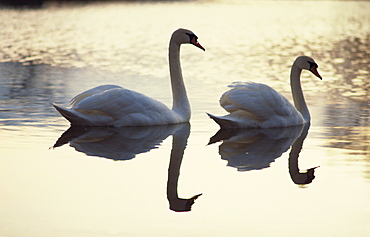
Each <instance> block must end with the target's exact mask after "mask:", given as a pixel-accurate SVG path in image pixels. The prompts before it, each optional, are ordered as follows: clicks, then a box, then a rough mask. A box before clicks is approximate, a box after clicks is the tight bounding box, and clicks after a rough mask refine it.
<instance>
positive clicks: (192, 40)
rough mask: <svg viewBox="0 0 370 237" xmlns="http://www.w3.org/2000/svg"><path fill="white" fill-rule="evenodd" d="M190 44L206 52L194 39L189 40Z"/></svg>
mask: <svg viewBox="0 0 370 237" xmlns="http://www.w3.org/2000/svg"><path fill="white" fill-rule="evenodd" d="M190 43H191V44H193V45H195V46H196V47H198V48H200V49H202V50H203V51H206V49H205V48H203V46H202V45H200V44H199V42H198V41H197V40H196V39H195V37H194V38H192V39H191V41H190Z"/></svg>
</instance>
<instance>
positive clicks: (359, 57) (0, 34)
mask: <svg viewBox="0 0 370 237" xmlns="http://www.w3.org/2000/svg"><path fill="white" fill-rule="evenodd" d="M369 12H370V2H346V1H340V2H321V1H320V3H319V2H316V1H312V2H310V1H304V2H300V1H294V2H289V1H273V2H263V1H255V2H247V1H224V2H221V1H209V2H207V1H200V2H183V3H181V2H180V3H165V2H161V3H131V4H127V3H106V4H90V5H78V6H73V5H68V6H55V5H49V6H47V7H45V8H43V9H35V10H27V9H21V10H14V9H13V10H9V9H0V29H1V30H0V39H1V40H0V83H1V85H0V139H1V143H0V154H1V156H0V162H1V165H0V189H1V195H0V210H1V211H0V236H5V237H18V236H35V237H36V236H37V237H40V236H89V237H91V236H296V235H297V234H299V235H300V236H369V234H370V225H369V221H370V205H369V203H370V139H369V136H370V122H369V117H370V103H369V99H370V92H369V91H370V84H369V81H370V80H369V79H370V78H369V77H370V76H369V75H370V33H369V29H370V15H369V14H368V13H369ZM179 27H185V28H189V29H191V30H193V31H194V32H195V33H196V34H197V35H198V36H199V41H200V43H201V44H202V45H203V46H204V47H205V48H206V52H202V51H201V50H199V49H197V48H195V47H192V46H189V45H185V46H183V47H182V51H181V52H182V57H181V60H182V68H183V73H184V78H185V81H186V86H187V90H188V95H189V97H190V102H191V105H192V119H191V121H190V124H183V125H176V126H165V127H153V128H147V129H143V128H126V129H124V128H121V129H113V128H106V129H102V128H90V129H84V130H81V129H80V130H79V129H77V130H74V129H72V130H68V128H69V124H68V122H67V121H66V120H64V119H63V118H62V117H61V116H59V114H58V113H57V112H56V111H55V110H54V109H53V108H52V106H51V105H50V102H57V103H60V104H64V105H67V103H68V101H69V100H70V99H71V98H72V97H73V96H74V95H75V94H77V93H79V92H82V91H84V90H86V89H89V88H91V87H94V86H96V85H99V84H106V83H111V84H119V85H122V86H124V87H127V88H130V89H133V90H136V91H140V92H142V93H145V94H147V95H150V96H152V97H154V98H156V99H158V100H161V101H163V102H164V103H166V104H168V105H170V104H171V97H170V95H171V92H170V87H169V80H168V62H167V46H168V41H169V38H170V35H171V33H172V32H173V31H174V30H175V29H177V28H179ZM302 54H306V55H309V56H312V57H313V58H314V59H315V60H316V62H317V63H318V64H319V71H320V73H321V75H322V76H323V80H322V81H320V80H318V79H317V78H316V77H314V76H313V75H311V74H310V73H307V72H304V73H303V74H302V77H303V80H302V84H303V88H304V91H305V96H306V100H307V103H308V105H309V108H310V111H311V115H312V123H311V126H310V127H297V128H294V129H269V130H241V131H238V132H235V133H231V132H227V133H217V132H218V126H217V125H216V124H215V123H214V122H212V121H211V120H210V119H209V118H208V117H207V116H206V114H205V112H210V113H212V114H216V115H222V114H225V112H224V111H223V109H222V108H221V107H220V106H219V104H218V99H219V97H220V95H221V94H222V93H223V92H224V91H225V90H227V85H228V84H231V83H232V82H234V81H250V80H252V81H257V82H262V83H266V84H269V85H271V86H273V87H274V88H275V89H277V90H279V91H280V92H282V93H283V94H284V95H286V96H287V97H288V98H291V96H290V91H289V90H290V88H289V84H288V78H289V70H290V65H291V63H292V62H293V60H294V59H295V57H296V56H299V55H302ZM67 130H68V131H67ZM216 133H217V134H216ZM62 134H63V136H62ZM210 140H211V143H212V144H209V145H207V144H208V143H209V142H210ZM54 144H56V147H55V148H54V149H52V148H51V147H52V146H53V145H54ZM298 156H299V158H298ZM317 166H320V167H319V168H316V169H314V170H312V169H311V168H315V167H317ZM310 169H311V170H310ZM307 170H308V172H307ZM312 171H314V174H312ZM199 194H202V195H201V196H199ZM194 196H195V197H194ZM192 197H194V198H197V199H196V200H195V203H194V204H193V200H192V199H191V198H192ZM190 209H191V210H190Z"/></svg>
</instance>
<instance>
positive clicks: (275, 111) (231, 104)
mask: <svg viewBox="0 0 370 237" xmlns="http://www.w3.org/2000/svg"><path fill="white" fill-rule="evenodd" d="M231 87H233V89H231V90H229V91H227V92H225V93H224V94H223V95H222V96H221V99H220V104H221V106H222V107H223V108H224V109H225V110H226V111H228V112H229V113H233V112H237V111H238V112H241V111H243V112H247V113H250V114H253V115H254V116H256V117H257V118H258V119H260V120H267V119H268V118H269V117H271V116H274V115H278V116H282V117H285V116H290V115H291V113H294V110H296V109H295V107H294V106H293V105H292V104H291V103H290V102H289V101H288V100H287V99H286V98H285V97H284V96H282V95H281V94H280V93H279V92H277V91H275V90H274V89H272V88H271V87H269V86H267V85H264V84H260V83H252V82H249V83H243V84H241V83H239V84H234V85H232V86H231Z"/></svg>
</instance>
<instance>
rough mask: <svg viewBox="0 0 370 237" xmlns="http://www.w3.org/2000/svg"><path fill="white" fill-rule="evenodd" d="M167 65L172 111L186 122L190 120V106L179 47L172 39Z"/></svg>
mask: <svg viewBox="0 0 370 237" xmlns="http://www.w3.org/2000/svg"><path fill="white" fill-rule="evenodd" d="M169 64H170V78H171V87H172V99H173V102H172V110H173V111H174V112H176V113H177V114H179V115H181V116H182V117H183V119H184V121H188V120H189V119H190V104H189V100H188V96H187V94H186V89H185V85H184V80H183V78H182V72H181V64H180V45H179V44H177V43H175V42H174V41H173V40H172V39H171V41H170V46H169Z"/></svg>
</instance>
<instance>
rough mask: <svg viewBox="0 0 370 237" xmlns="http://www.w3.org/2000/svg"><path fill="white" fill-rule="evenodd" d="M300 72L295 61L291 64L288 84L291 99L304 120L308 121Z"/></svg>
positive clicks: (308, 114) (308, 115)
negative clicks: (290, 90)
mask: <svg viewBox="0 0 370 237" xmlns="http://www.w3.org/2000/svg"><path fill="white" fill-rule="evenodd" d="M301 72H302V69H300V68H299V67H297V65H295V63H294V64H293V66H292V70H291V73H290V86H291V89H292V95H293V101H294V106H295V107H296V108H297V110H298V111H299V112H300V113H301V114H302V116H303V118H304V120H305V121H306V122H309V121H310V119H311V117H310V112H309V111H308V108H307V104H306V101H305V99H304V96H303V92H302V87H301Z"/></svg>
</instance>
